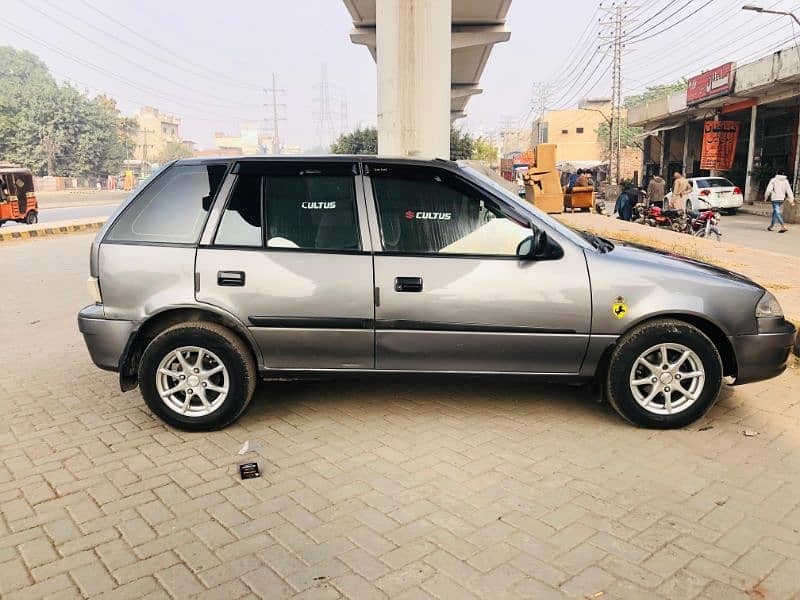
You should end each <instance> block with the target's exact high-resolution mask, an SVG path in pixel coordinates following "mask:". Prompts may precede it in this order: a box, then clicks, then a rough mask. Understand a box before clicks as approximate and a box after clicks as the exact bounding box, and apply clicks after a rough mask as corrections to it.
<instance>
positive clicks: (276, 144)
mask: <svg viewBox="0 0 800 600" xmlns="http://www.w3.org/2000/svg"><path fill="white" fill-rule="evenodd" d="M264 93H265V94H267V97H269V95H270V94H272V102H268V103H267V104H265V105H264V106H265V107H267V108H270V107H271V108H272V150H273V153H274V154H280V153H281V139H280V136H279V135H278V121H285V120H286V119H284V118H283V117H281V118H278V108H279V107H280V108H284V107H285V106H286V105H285V104H279V103H278V94H283V93H285V90H282V89H279V88H278V86H277V84H276V79H275V73H273V74H272V87H271V88H269V89H265V90H264Z"/></svg>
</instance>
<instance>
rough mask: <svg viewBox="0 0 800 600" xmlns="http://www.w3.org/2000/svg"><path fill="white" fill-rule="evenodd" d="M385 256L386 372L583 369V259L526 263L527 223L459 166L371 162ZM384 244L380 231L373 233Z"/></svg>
mask: <svg viewBox="0 0 800 600" xmlns="http://www.w3.org/2000/svg"><path fill="white" fill-rule="evenodd" d="M367 167H368V170H367V172H368V173H369V177H365V178H364V181H365V189H366V191H367V194H368V195H371V196H373V198H372V199H368V202H367V204H368V206H369V208H370V210H371V211H373V212H372V213H371V217H370V223H371V224H372V226H373V227H374V228H375V230H376V231H378V232H379V233H380V239H381V243H382V247H381V248H376V253H375V285H376V288H377V290H376V300H377V302H376V308H375V319H376V321H375V327H376V331H375V344H376V367H377V368H379V369H390V370H395V369H397V370H415V371H473V372H475V371H477V372H481V371H483V372H495V371H496V372H526V373H557V374H564V373H576V372H578V370H579V369H580V365H581V362H582V360H583V357H584V354H585V352H586V348H587V344H588V340H589V332H590V314H591V299H590V290H589V277H588V272H587V267H586V261H585V258H584V256H583V252H582V251H581V250H580V249H578V248H575V247H565V248H564V256H563V257H562V258H560V259H558V260H551V261H541V262H537V261H531V260H520V259H519V258H518V257H517V256H516V247H517V244H518V243H519V241H521V240H522V239H523V238H525V237H527V236H528V235H530V233H531V231H530V229H528V228H526V226H525V224H521V223H519V222H516V221H515V220H514V219H512V218H508V217H507V216H506V215H505V213H504V212H503V211H502V210H500V205H499V204H498V201H497V200H496V199H493V197H492V196H490V195H488V194H487V193H486V192H485V191H483V190H480V189H479V188H477V187H476V186H474V185H473V184H471V183H469V182H467V181H466V180H465V179H463V178H460V177H459V176H458V175H457V173H456V172H454V171H453V170H448V169H444V168H437V167H427V166H418V165H414V166H409V165H402V164H392V163H379V162H377V163H374V164H370V165H367ZM375 239H376V244H377V236H376V237H375Z"/></svg>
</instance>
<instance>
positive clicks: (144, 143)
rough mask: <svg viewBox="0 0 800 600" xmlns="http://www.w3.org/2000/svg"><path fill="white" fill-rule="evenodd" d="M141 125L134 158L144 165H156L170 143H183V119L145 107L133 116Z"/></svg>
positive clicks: (137, 134) (137, 133) (137, 135)
mask: <svg viewBox="0 0 800 600" xmlns="http://www.w3.org/2000/svg"><path fill="white" fill-rule="evenodd" d="M133 116H134V118H135V119H136V120H137V122H138V123H139V130H138V131H137V132H136V149H135V150H134V151H133V156H134V158H135V159H136V160H138V161H140V162H142V163H156V162H158V160H159V156H161V153H162V152H163V151H164V148H165V146H166V145H167V144H168V143H169V142H178V143H181V134H180V127H181V119H180V117H176V116H175V115H168V114H164V113H162V112H160V111H159V110H158V109H157V108H153V107H152V106H144V107H142V108H140V109H139V110H137V111H136V113H135V114H134V115H133Z"/></svg>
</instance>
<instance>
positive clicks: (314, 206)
mask: <svg viewBox="0 0 800 600" xmlns="http://www.w3.org/2000/svg"><path fill="white" fill-rule="evenodd" d="M295 206H296V205H295ZM300 206H301V207H303V208H305V209H306V210H327V209H332V208H336V202H303V203H302V204H300Z"/></svg>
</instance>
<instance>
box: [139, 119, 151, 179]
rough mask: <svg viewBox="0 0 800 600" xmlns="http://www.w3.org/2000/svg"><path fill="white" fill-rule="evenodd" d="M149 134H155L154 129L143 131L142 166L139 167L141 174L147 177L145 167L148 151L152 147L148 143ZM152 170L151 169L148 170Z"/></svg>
mask: <svg viewBox="0 0 800 600" xmlns="http://www.w3.org/2000/svg"><path fill="white" fill-rule="evenodd" d="M148 133H155V132H154V131H153V130H152V129H142V134H143V135H144V138H143V140H142V141H143V143H142V164H141V166H140V167H139V171H140V174H141V175H142V176H145V175H147V173H145V165H147V149H148V148H149V147H150V146H151V145H152V144H148V143H147V134H148ZM147 170H148V171H149V170H150V169H149V168H148V169H147Z"/></svg>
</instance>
